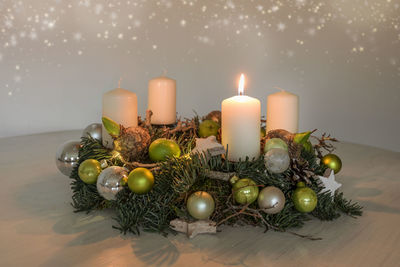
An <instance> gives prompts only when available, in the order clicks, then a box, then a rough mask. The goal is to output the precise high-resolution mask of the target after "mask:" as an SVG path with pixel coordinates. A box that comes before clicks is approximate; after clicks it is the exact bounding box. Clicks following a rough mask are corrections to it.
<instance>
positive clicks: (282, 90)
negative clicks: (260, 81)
mask: <svg viewBox="0 0 400 267" xmlns="http://www.w3.org/2000/svg"><path fill="white" fill-rule="evenodd" d="M274 88H275V89H278V90H280V91H281V92H285V89H282V88H280V87H278V86H274Z"/></svg>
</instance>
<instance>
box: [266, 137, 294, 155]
mask: <svg viewBox="0 0 400 267" xmlns="http://www.w3.org/2000/svg"><path fill="white" fill-rule="evenodd" d="M273 148H281V149H284V150H286V151H288V145H287V144H286V142H285V141H283V140H282V139H280V138H271V139H268V140H267V142H265V146H264V153H267V152H268V151H270V150H271V149H273Z"/></svg>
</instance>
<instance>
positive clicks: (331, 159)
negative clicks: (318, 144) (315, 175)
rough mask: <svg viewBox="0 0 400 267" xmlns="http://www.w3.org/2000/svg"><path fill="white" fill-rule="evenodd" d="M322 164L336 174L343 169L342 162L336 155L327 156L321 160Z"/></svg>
mask: <svg viewBox="0 0 400 267" xmlns="http://www.w3.org/2000/svg"><path fill="white" fill-rule="evenodd" d="M321 162H322V164H324V165H325V166H326V167H328V168H330V169H332V170H333V171H334V172H335V174H336V173H338V172H339V171H340V170H341V169H342V161H341V159H340V158H339V157H338V156H337V155H335V154H327V155H325V156H324V157H323V158H322V159H321Z"/></svg>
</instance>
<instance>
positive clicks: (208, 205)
mask: <svg viewBox="0 0 400 267" xmlns="http://www.w3.org/2000/svg"><path fill="white" fill-rule="evenodd" d="M186 207H187V210H188V212H189V214H190V215H191V216H192V217H193V218H195V219H198V220H204V219H207V218H208V217H210V216H211V214H212V213H213V212H214V208H215V203H214V199H213V197H212V196H211V195H210V194H209V193H207V192H204V191H197V192H195V193H193V194H191V195H190V196H189V198H188V200H187V202H186Z"/></svg>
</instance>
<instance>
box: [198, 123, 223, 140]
mask: <svg viewBox="0 0 400 267" xmlns="http://www.w3.org/2000/svg"><path fill="white" fill-rule="evenodd" d="M219 128H220V125H219V124H218V123H216V122H215V121H213V120H204V121H202V122H201V123H200V125H199V136H200V137H202V138H205V137H209V136H211V135H214V136H217V135H218V130H219Z"/></svg>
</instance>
